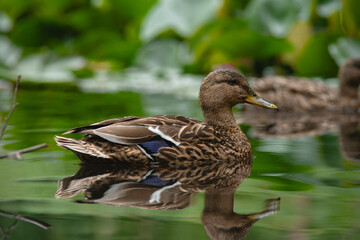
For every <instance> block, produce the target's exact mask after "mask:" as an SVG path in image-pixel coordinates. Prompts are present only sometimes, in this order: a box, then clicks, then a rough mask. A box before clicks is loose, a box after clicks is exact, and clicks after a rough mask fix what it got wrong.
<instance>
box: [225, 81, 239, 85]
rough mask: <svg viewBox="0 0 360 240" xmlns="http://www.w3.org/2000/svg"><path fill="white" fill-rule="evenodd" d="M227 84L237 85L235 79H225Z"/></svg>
mask: <svg viewBox="0 0 360 240" xmlns="http://www.w3.org/2000/svg"><path fill="white" fill-rule="evenodd" d="M226 83H227V84H229V85H231V86H235V85H238V84H239V83H238V81H236V80H229V81H226Z"/></svg>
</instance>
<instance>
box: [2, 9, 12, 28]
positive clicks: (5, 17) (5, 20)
mask: <svg viewBox="0 0 360 240" xmlns="http://www.w3.org/2000/svg"><path fill="white" fill-rule="evenodd" d="M12 27H13V22H12V21H11V19H10V18H9V16H8V15H7V14H6V13H4V12H2V11H0V32H8V31H10V29H11V28H12Z"/></svg>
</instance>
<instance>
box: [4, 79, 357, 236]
mask: <svg viewBox="0 0 360 240" xmlns="http://www.w3.org/2000/svg"><path fill="white" fill-rule="evenodd" d="M17 102H19V103H20V105H19V106H18V107H17V108H16V110H15V112H14V114H13V115H12V117H11V119H10V122H9V126H8V128H7V131H6V134H5V136H4V139H3V140H2V141H1V142H0V148H1V152H0V155H1V154H4V153H6V152H9V151H12V150H16V149H21V148H25V147H29V146H32V145H36V144H39V143H47V144H49V146H48V147H47V148H45V149H42V150H39V151H35V152H31V153H27V154H24V155H23V157H24V159H23V160H15V159H0V210H2V211H6V212H10V213H13V214H21V215H23V216H27V217H32V218H36V219H38V220H40V221H43V222H46V223H48V224H50V225H52V228H50V229H49V230H44V229H42V228H40V227H38V226H36V225H33V224H31V223H28V222H24V221H20V222H19V223H18V224H17V225H16V226H15V228H13V229H12V230H11V231H10V233H9V234H8V238H7V239H209V237H208V235H207V233H206V231H205V229H204V226H203V224H202V221H201V215H202V211H203V208H204V198H205V194H204V193H201V192H200V193H196V194H193V196H192V200H191V202H192V203H191V205H190V206H189V207H187V208H184V209H181V210H171V211H167V210H151V209H139V208H132V207H114V206H106V205H102V204H79V203H76V202H74V201H72V200H69V199H56V198H55V193H56V191H57V188H58V181H59V180H61V179H63V178H65V177H67V176H72V175H74V174H75V173H76V172H77V171H78V170H79V168H80V167H79V160H77V159H76V157H75V156H74V155H73V154H72V153H71V152H70V151H66V150H64V149H61V148H59V147H57V146H56V144H55V142H54V140H53V137H54V135H59V134H61V133H62V132H64V131H66V130H67V129H69V128H72V127H75V126H81V125H85V124H90V123H93V122H97V121H101V120H104V119H108V118H114V117H122V116H128V115H135V116H140V117H141V116H150V115H154V114H180V115H185V116H188V117H192V118H197V119H201V118H202V114H201V111H200V109H199V106H198V102H197V100H187V99H181V98H177V97H174V96H171V95H151V94H139V93H133V92H120V93H116V94H115V93H114V94H94V93H83V92H80V91H78V90H77V89H76V88H75V87H72V86H62V85H35V86H33V85H28V86H24V87H23V88H22V89H20V91H19V94H18V98H17ZM10 104H11V94H10V93H9V92H7V91H1V90H0V106H1V107H0V111H2V112H1V116H2V118H4V117H5V116H6V114H7V111H8V109H9V107H10ZM236 111H237V110H236ZM237 114H240V115H241V113H239V112H237ZM241 128H242V129H243V131H244V132H245V133H246V134H247V136H249V138H250V141H251V144H252V146H253V154H254V156H255V159H254V161H253V166H252V169H251V176H250V177H248V178H246V179H245V180H244V181H243V182H242V184H241V185H240V187H239V188H238V189H237V190H236V193H235V195H234V212H236V213H238V214H250V213H256V212H260V211H262V210H264V208H265V206H264V204H265V201H266V200H267V199H275V198H279V197H280V198H281V201H280V211H278V212H277V213H275V214H273V215H271V216H268V217H265V218H262V219H260V220H259V221H257V222H256V223H255V224H254V225H253V226H252V228H251V230H250V231H249V233H248V236H247V238H246V239H358V236H360V224H359V219H360V190H359V186H360V181H359V179H360V159H357V160H356V159H355V158H354V157H349V156H356V154H352V155H351V154H350V155H349V154H346V153H344V152H343V149H342V148H341V147H340V144H339V133H338V132H339V131H338V129H339V128H334V129H333V128H332V129H331V130H329V131H326V132H323V133H321V134H318V135H311V136H299V137H291V138H290V137H288V138H286V137H285V138H277V137H272V136H268V137H261V138H260V137H257V135H256V131H255V129H254V127H253V126H251V125H249V124H245V125H241ZM354 134H355V135H356V134H359V131H358V130H356V129H355V131H353V132H352V135H351V136H352V137H353V138H351V136H350V140H351V139H353V140H352V141H355V140H354V139H356V136H355V137H354ZM342 139H346V138H342ZM352 147H353V148H352V151H353V153H354V152H355V153H356V150H358V148H359V147H360V145H356V141H355V145H354V146H352ZM357 156H358V155H357ZM75 199H84V197H83V196H81V195H80V196H77V197H75ZM13 223H14V219H11V218H7V217H3V216H0V226H1V228H2V229H3V230H6V229H7V228H8V227H9V226H10V225H12V224H13Z"/></svg>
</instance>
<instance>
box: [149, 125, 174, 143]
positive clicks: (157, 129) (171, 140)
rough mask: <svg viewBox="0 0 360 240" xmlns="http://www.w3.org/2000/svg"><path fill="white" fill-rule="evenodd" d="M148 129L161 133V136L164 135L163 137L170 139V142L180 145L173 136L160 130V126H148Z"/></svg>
mask: <svg viewBox="0 0 360 240" xmlns="http://www.w3.org/2000/svg"><path fill="white" fill-rule="evenodd" d="M148 129H149V130H150V131H152V132H153V133H156V134H158V135H159V136H160V137H162V138H163V139H165V140H168V141H169V142H172V143H173V144H175V145H176V146H179V145H180V143H179V142H177V141H175V140H174V139H173V138H172V137H170V136H168V135H166V134H164V133H163V132H162V131H160V130H159V126H157V127H156V128H154V127H152V126H150V127H148Z"/></svg>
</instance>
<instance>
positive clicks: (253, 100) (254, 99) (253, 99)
mask: <svg viewBox="0 0 360 240" xmlns="http://www.w3.org/2000/svg"><path fill="white" fill-rule="evenodd" d="M245 102H247V103H250V104H253V105H257V106H260V107H264V108H270V109H278V108H277V106H276V105H275V104H272V103H270V102H268V101H266V100H264V99H262V98H261V97H259V96H256V95H255V94H254V93H250V94H249V95H248V96H247V97H246V98H245Z"/></svg>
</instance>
